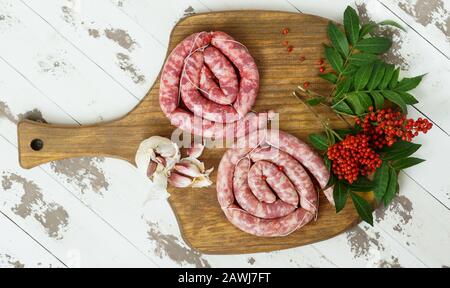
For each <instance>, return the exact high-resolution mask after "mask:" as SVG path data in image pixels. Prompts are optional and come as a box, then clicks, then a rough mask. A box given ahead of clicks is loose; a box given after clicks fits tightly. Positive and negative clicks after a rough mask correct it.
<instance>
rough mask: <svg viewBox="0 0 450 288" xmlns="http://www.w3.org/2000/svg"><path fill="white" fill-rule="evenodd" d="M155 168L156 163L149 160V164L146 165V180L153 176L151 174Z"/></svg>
mask: <svg viewBox="0 0 450 288" xmlns="http://www.w3.org/2000/svg"><path fill="white" fill-rule="evenodd" d="M157 167H158V163H156V162H155V161H153V160H150V163H149V164H148V168H147V177H148V178H150V177H152V176H153V173H155V171H156V168H157Z"/></svg>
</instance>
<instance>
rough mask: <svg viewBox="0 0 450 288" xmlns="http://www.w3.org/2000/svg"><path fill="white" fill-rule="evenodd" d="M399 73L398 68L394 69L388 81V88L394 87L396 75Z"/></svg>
mask: <svg viewBox="0 0 450 288" xmlns="http://www.w3.org/2000/svg"><path fill="white" fill-rule="evenodd" d="M399 75H400V68H397V69H395V70H394V73H393V74H392V78H391V81H390V82H389V88H391V89H394V88H395V87H397V85H398V76H399Z"/></svg>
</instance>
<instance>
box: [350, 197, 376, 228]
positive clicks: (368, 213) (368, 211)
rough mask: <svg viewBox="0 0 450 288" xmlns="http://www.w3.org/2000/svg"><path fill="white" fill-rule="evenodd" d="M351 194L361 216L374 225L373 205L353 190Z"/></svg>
mask: <svg viewBox="0 0 450 288" xmlns="http://www.w3.org/2000/svg"><path fill="white" fill-rule="evenodd" d="M350 195H351V197H352V201H353V205H354V206H355V208H356V211H357V212H358V215H359V217H361V219H362V220H364V221H365V222H367V223H369V224H370V225H372V226H373V216H372V212H373V211H372V206H370V204H369V203H368V202H367V201H366V200H365V199H364V198H362V197H361V196H359V195H358V194H356V193H354V192H351V193H350Z"/></svg>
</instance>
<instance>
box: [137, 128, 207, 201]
mask: <svg viewBox="0 0 450 288" xmlns="http://www.w3.org/2000/svg"><path fill="white" fill-rule="evenodd" d="M203 150H204V145H203V144H198V143H197V144H194V145H193V147H191V148H189V149H187V154H188V157H186V158H183V159H180V158H181V155H180V149H179V147H178V145H177V144H176V143H174V142H172V141H171V140H170V139H168V138H164V137H161V136H152V137H150V138H148V139H146V140H144V141H142V142H141V144H140V145H139V148H138V150H137V152H136V156H135V162H136V166H137V169H138V171H140V172H141V173H142V174H143V175H145V176H146V177H147V178H148V179H149V180H150V181H151V182H152V184H153V185H152V191H151V195H149V197H148V198H149V199H158V198H160V199H162V198H164V199H165V198H168V197H169V196H170V194H169V193H167V183H170V184H171V185H172V186H174V187H179V188H185V187H193V188H201V187H207V186H210V185H212V181H211V180H210V179H209V175H210V174H211V172H212V171H213V168H211V169H208V170H206V169H205V164H204V163H203V162H201V161H200V160H198V159H197V158H198V157H200V156H201V154H202V152H203Z"/></svg>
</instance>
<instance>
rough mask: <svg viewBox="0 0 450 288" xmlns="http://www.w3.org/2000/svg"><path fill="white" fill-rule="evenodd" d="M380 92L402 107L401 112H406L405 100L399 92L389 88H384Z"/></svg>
mask: <svg viewBox="0 0 450 288" xmlns="http://www.w3.org/2000/svg"><path fill="white" fill-rule="evenodd" d="M382 94H383V96H384V97H385V98H386V99H388V100H389V101H391V102H392V103H395V104H397V106H398V107H400V109H402V111H403V113H406V103H405V101H403V98H402V96H400V94H398V93H396V92H394V91H390V90H384V91H383V92H382Z"/></svg>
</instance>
